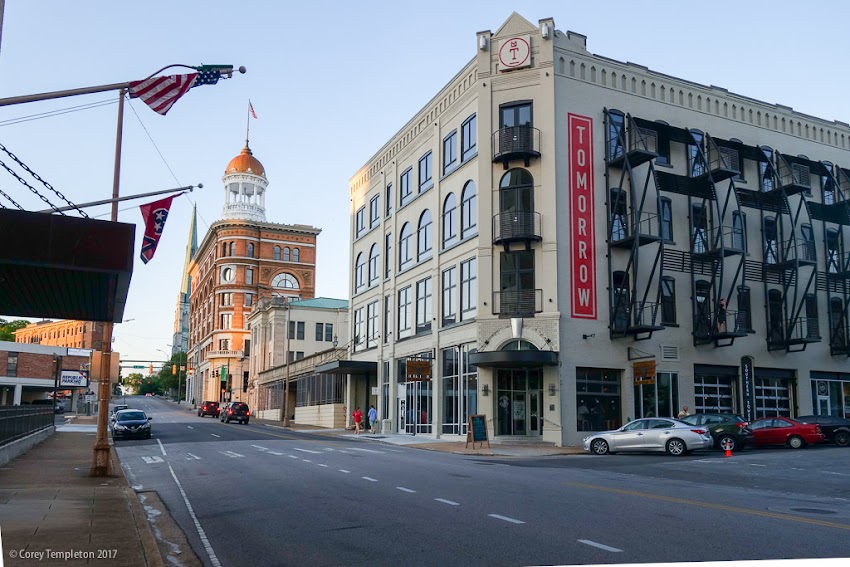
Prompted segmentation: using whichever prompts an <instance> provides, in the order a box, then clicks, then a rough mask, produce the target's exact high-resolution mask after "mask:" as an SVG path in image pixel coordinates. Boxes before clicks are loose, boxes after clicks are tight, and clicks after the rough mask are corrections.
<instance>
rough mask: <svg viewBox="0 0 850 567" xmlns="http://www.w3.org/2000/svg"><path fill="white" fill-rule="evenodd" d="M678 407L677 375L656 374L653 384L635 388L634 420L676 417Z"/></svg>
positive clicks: (667, 373)
mask: <svg viewBox="0 0 850 567" xmlns="http://www.w3.org/2000/svg"><path fill="white" fill-rule="evenodd" d="M677 407H679V375H678V374H677V373H675V372H658V373H657V374H656V375H655V383H653V384H638V385H636V386H635V418H639V417H676V413H677V411H676V408H677Z"/></svg>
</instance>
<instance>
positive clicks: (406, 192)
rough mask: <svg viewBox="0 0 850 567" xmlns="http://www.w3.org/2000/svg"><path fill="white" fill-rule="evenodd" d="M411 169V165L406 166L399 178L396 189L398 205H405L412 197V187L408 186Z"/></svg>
mask: <svg viewBox="0 0 850 567" xmlns="http://www.w3.org/2000/svg"><path fill="white" fill-rule="evenodd" d="M412 171H413V168H412V167H408V168H407V169H406V170H405V172H404V173H402V174H401V179H399V185H400V187H399V189H398V191H399V192H398V195H399V197H398V204H399V206H400V207H403V206H405V205H406V204H408V203H409V202H410V200H411V199H413V188H412V187H411V186H410V177H411V176H412V175H413V174H412V173H411V172H412Z"/></svg>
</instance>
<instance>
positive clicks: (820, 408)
mask: <svg viewBox="0 0 850 567" xmlns="http://www.w3.org/2000/svg"><path fill="white" fill-rule="evenodd" d="M811 380H812V381H811V384H812V407H813V408H814V413H815V414H817V415H831V416H833V417H844V418H847V417H848V416H850V374H847V373H842V372H817V371H813V372H812V374H811Z"/></svg>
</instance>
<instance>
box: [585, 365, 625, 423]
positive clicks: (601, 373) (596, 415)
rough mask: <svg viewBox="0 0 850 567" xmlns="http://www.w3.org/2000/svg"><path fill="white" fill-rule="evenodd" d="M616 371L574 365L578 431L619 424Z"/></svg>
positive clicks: (619, 402)
mask: <svg viewBox="0 0 850 567" xmlns="http://www.w3.org/2000/svg"><path fill="white" fill-rule="evenodd" d="M620 404H621V401H620V371H619V370H609V369H605V368H576V408H577V409H576V416H577V419H578V423H577V424H576V425H577V426H578V430H579V431H607V430H610V429H618V428H619V427H620V426H621V425H622V421H621V420H622V417H621V416H622V410H621V407H620Z"/></svg>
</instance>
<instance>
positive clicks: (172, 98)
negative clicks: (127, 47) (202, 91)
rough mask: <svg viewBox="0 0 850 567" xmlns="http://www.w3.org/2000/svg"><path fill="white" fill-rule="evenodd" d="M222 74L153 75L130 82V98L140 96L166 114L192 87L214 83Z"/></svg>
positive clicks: (209, 72)
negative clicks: (142, 79)
mask: <svg viewBox="0 0 850 567" xmlns="http://www.w3.org/2000/svg"><path fill="white" fill-rule="evenodd" d="M220 77H221V74H220V72H219V71H218V70H214V71H207V70H204V71H201V72H199V73H189V74H188V75H167V76H164V77H151V78H150V79H145V80H144V81H131V82H130V98H140V99H142V102H144V103H145V104H147V105H148V106H150V107H151V109H153V111H154V112H156V113H158V114H162V115H163V116H165V115H166V114H167V113H168V111H169V110H171V107H172V106H174V103H175V102H177V101H178V100H179V99H180V97H182V96H183V95H184V94H186V92H187V91H188V90H189V89H191V88H192V87H197V86H200V85H214V84H216V83H217V82H218V79H219V78H220Z"/></svg>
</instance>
